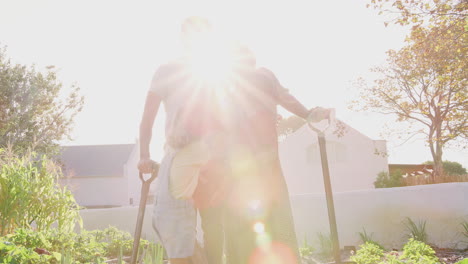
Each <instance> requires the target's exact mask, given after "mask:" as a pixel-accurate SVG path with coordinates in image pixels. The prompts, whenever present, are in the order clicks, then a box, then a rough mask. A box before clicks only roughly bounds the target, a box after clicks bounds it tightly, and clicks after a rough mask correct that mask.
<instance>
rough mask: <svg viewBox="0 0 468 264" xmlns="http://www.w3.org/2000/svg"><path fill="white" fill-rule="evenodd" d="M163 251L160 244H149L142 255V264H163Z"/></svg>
mask: <svg viewBox="0 0 468 264" xmlns="http://www.w3.org/2000/svg"><path fill="white" fill-rule="evenodd" d="M163 256H164V249H163V247H162V246H161V245H160V244H156V245H155V244H151V245H149V246H148V247H147V249H146V251H145V252H144V253H143V258H142V259H143V263H151V264H163Z"/></svg>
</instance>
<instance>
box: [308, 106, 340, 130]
mask: <svg viewBox="0 0 468 264" xmlns="http://www.w3.org/2000/svg"><path fill="white" fill-rule="evenodd" d="M335 116H336V111H335V108H330V114H329V115H328V117H327V118H326V119H327V120H328V125H327V126H326V127H325V128H323V129H319V128H317V127H315V126H314V125H312V122H311V121H309V120H308V122H307V124H308V125H309V128H310V129H312V130H313V131H315V132H317V133H323V132H325V130H327V129H328V128H329V127H330V126H331V124H332V123H333V122H335V119H336V117H335ZM308 119H309V118H308Z"/></svg>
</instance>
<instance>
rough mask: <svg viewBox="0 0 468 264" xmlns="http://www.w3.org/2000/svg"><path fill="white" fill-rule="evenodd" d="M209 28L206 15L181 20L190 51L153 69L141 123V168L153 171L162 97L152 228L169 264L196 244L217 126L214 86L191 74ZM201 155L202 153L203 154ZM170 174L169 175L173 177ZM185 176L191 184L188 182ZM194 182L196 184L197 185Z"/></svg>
mask: <svg viewBox="0 0 468 264" xmlns="http://www.w3.org/2000/svg"><path fill="white" fill-rule="evenodd" d="M210 31H211V26H210V24H209V22H208V21H207V20H205V19H202V18H198V17H192V18H189V19H187V20H186V21H184V23H183V25H182V41H183V44H184V46H185V49H186V52H187V54H185V56H183V57H181V58H178V59H176V60H174V61H171V62H170V63H167V64H164V65H162V66H161V67H160V68H159V69H158V70H157V71H156V73H155V75H154V77H153V80H152V83H151V88H150V90H149V92H148V94H147V97H146V103H145V109H144V113H143V117H142V120H141V124H140V162H139V163H138V169H139V170H140V171H141V172H142V173H151V170H152V161H151V159H150V151H149V145H150V141H151V137H152V126H153V123H154V120H155V118H156V115H157V113H158V110H159V106H160V104H161V102H163V103H164V107H165V111H166V125H165V134H166V144H165V151H166V153H165V156H164V158H163V160H162V162H161V165H160V169H159V174H158V185H157V190H156V201H155V205H154V214H153V227H154V228H155V230H156V232H157V233H158V236H159V239H160V241H161V243H162V245H163V246H164V248H165V250H166V253H167V255H168V257H169V260H170V263H171V264H189V263H192V262H191V260H190V259H191V257H192V256H193V255H194V251H195V245H196V210H195V208H194V206H193V202H192V201H191V199H190V197H185V196H191V193H190V192H193V189H194V185H193V184H191V182H193V181H195V182H196V179H197V178H196V177H197V173H198V170H199V167H200V164H202V163H204V162H206V160H207V159H208V156H209V154H208V153H204V150H206V149H207V148H206V147H205V145H204V142H205V141H204V139H205V138H206V136H208V135H211V134H213V131H216V130H217V125H216V122H215V121H214V119H215V118H214V117H213V116H212V115H211V113H213V112H214V111H213V109H212V108H211V106H212V104H210V102H211V100H210V91H209V89H206V85H205V84H204V83H202V82H200V80H198V79H197V78H196V76H194V74H193V71H192V70H193V68H192V66H193V65H192V61H193V60H192V58H193V53H194V52H196V50H195V49H196V48H197V47H200V46H201V45H203V44H204V43H205V41H206V39H207V38H209V34H210ZM200 154H201V155H200ZM170 177H171V179H170ZM187 181H188V182H189V184H188V185H187V184H186V183H187ZM195 185H196V184H195Z"/></svg>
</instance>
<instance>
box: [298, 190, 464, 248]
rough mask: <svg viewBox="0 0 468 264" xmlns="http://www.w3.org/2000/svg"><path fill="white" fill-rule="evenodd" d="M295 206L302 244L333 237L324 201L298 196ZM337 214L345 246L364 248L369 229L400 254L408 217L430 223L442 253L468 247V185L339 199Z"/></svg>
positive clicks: (340, 196) (356, 193)
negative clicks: (466, 237)
mask: <svg viewBox="0 0 468 264" xmlns="http://www.w3.org/2000/svg"><path fill="white" fill-rule="evenodd" d="M291 198H292V202H291V203H292V206H293V212H294V219H295V223H296V230H297V233H298V236H299V237H298V239H299V241H303V240H304V236H307V240H308V241H309V242H310V241H312V242H317V233H318V232H322V233H323V234H329V223H328V214H327V207H326V200H325V197H324V195H320V194H304V195H293V196H292V197H291ZM334 200H335V212H336V218H337V225H338V234H339V238H340V245H341V247H343V246H344V245H358V244H360V243H361V241H360V239H359V235H358V232H362V231H363V228H365V230H366V232H367V233H374V235H373V238H374V239H375V240H376V241H378V242H380V243H382V244H383V245H384V246H385V247H387V248H390V249H392V248H399V247H400V246H401V245H402V244H403V243H404V242H406V240H407V238H406V237H405V234H407V231H406V229H405V226H404V224H403V221H404V220H405V218H406V217H410V218H411V219H412V220H413V221H415V222H418V221H426V223H427V224H426V229H427V233H428V235H429V242H430V243H434V244H436V245H437V246H440V247H457V246H458V247H461V248H463V247H467V246H468V244H460V243H459V242H460V241H462V240H463V236H462V235H461V233H460V232H461V231H462V226H461V225H460V223H462V222H463V221H468V183H445V184H437V185H421V186H411V187H400V188H388V189H374V190H363V191H353V192H344V193H336V194H335V197H334ZM466 242H468V241H466Z"/></svg>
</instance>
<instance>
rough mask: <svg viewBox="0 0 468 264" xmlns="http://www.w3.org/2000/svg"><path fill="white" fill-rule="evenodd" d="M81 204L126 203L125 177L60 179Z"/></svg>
mask: <svg viewBox="0 0 468 264" xmlns="http://www.w3.org/2000/svg"><path fill="white" fill-rule="evenodd" d="M60 184H62V185H67V187H68V188H69V189H70V190H71V191H72V192H73V195H74V196H75V199H76V201H77V202H78V204H79V205H81V206H102V205H110V206H121V205H126V204H128V189H127V178H125V177H71V178H64V179H60Z"/></svg>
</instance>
